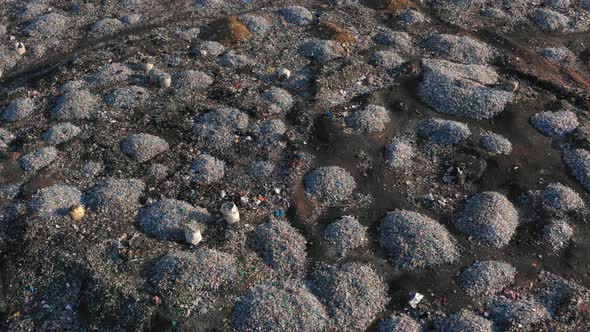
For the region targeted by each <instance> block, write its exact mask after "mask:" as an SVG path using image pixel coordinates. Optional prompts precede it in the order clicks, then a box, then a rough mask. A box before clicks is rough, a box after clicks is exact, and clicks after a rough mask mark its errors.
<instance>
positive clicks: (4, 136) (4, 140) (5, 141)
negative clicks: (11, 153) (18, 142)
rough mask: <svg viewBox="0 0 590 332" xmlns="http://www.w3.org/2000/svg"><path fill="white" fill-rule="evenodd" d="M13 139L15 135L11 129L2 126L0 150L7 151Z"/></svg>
mask: <svg viewBox="0 0 590 332" xmlns="http://www.w3.org/2000/svg"><path fill="white" fill-rule="evenodd" d="M13 140H14V135H13V134H12V133H11V132H10V131H8V130H6V129H4V128H0V151H6V150H7V149H8V146H9V145H10V143H12V141H13Z"/></svg>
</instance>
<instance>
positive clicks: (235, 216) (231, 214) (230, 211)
mask: <svg viewBox="0 0 590 332" xmlns="http://www.w3.org/2000/svg"><path fill="white" fill-rule="evenodd" d="M220 212H221V214H222V215H223V218H224V219H225V221H226V222H227V223H228V224H230V225H231V224H235V223H237V222H238V221H240V211H239V210H238V207H237V206H236V205H235V204H234V203H233V202H227V203H223V205H222V206H221V209H220Z"/></svg>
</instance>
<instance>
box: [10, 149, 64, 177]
mask: <svg viewBox="0 0 590 332" xmlns="http://www.w3.org/2000/svg"><path fill="white" fill-rule="evenodd" d="M58 152H59V151H58V150H57V149H56V148H55V147H53V146H47V147H43V148H39V149H37V150H34V151H32V152H29V153H27V154H26V155H24V156H23V157H21V158H20V159H19V160H18V163H19V164H20V166H21V167H22V169H24V170H25V171H27V172H36V171H38V170H40V169H42V168H44V167H47V166H49V165H50V164H51V163H52V162H53V161H54V160H55V158H57V154H58Z"/></svg>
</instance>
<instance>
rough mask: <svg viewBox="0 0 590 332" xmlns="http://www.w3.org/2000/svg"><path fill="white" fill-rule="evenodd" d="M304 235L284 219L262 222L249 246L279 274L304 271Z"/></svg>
mask: <svg viewBox="0 0 590 332" xmlns="http://www.w3.org/2000/svg"><path fill="white" fill-rule="evenodd" d="M306 243H307V241H306V240H305V237H303V235H301V234H300V233H299V232H298V231H297V230H296V229H295V228H293V226H291V225H290V224H289V223H288V222H287V221H285V220H276V221H270V222H267V223H264V224H262V225H260V226H258V227H257V228H256V230H255V231H254V234H253V235H252V238H251V240H250V247H251V248H252V249H253V250H254V251H255V252H256V253H258V255H259V256H260V257H261V258H262V260H263V261H264V262H265V263H266V264H268V265H269V266H271V267H272V268H273V269H274V270H275V271H277V272H278V273H279V274H280V275H281V276H291V275H294V274H295V275H296V274H302V273H304V272H305V265H306V263H307V253H306V251H305V250H306Z"/></svg>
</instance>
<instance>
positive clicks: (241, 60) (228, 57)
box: [217, 50, 254, 69]
mask: <svg viewBox="0 0 590 332" xmlns="http://www.w3.org/2000/svg"><path fill="white" fill-rule="evenodd" d="M217 63H219V65H221V66H223V67H228V68H229V69H237V68H242V67H246V66H252V65H254V61H253V60H252V59H250V58H249V57H247V56H246V55H243V54H238V53H236V52H234V51H231V50H230V51H227V52H225V53H224V54H223V55H222V56H221V57H220V58H219V60H217Z"/></svg>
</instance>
